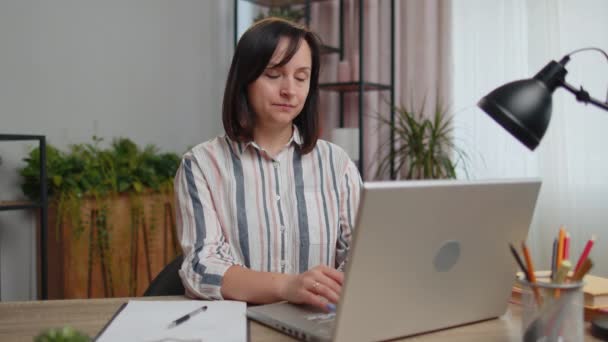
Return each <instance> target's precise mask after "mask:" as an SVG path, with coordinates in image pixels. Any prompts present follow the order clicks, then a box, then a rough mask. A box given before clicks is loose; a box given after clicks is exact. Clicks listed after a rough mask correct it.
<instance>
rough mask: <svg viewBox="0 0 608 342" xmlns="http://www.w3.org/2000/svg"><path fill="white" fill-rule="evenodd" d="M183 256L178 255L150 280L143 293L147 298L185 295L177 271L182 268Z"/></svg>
mask: <svg viewBox="0 0 608 342" xmlns="http://www.w3.org/2000/svg"><path fill="white" fill-rule="evenodd" d="M183 261H184V256H183V255H182V254H180V255H178V256H177V257H176V258H175V259H173V261H171V262H170V263H169V264H168V265H167V266H165V268H163V270H162V271H160V273H159V274H158V275H157V276H156V278H154V280H152V282H151V283H150V286H148V288H147V289H146V292H144V297H148V296H183V295H184V294H185V293H186V290H185V289H184V285H183V284H182V280H181V279H180V277H179V274H178V271H179V268H180V267H181V266H182V262H183Z"/></svg>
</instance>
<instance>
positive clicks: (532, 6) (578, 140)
mask: <svg viewBox="0 0 608 342" xmlns="http://www.w3.org/2000/svg"><path fill="white" fill-rule="evenodd" d="M452 6H453V8H452V11H453V12H452V13H453V31H452V38H453V54H454V83H453V85H454V86H453V89H454V108H455V109H456V114H455V123H456V127H457V129H456V139H457V142H458V143H459V144H460V146H461V147H463V148H465V149H466V151H467V153H468V154H469V156H470V157H471V162H470V163H469V177H470V178H471V179H487V178H517V177H539V178H540V179H542V182H543V185H542V189H541V194H540V197H539V200H538V203H537V207H536V211H535V215H534V219H533V223H532V226H531V230H530V234H529V236H528V243H529V244H530V246H531V249H532V250H533V257H534V259H535V263H536V264H537V268H548V267H549V265H550V257H551V249H552V241H553V238H554V237H555V236H556V235H557V231H558V229H559V227H560V226H561V225H564V226H565V227H566V228H567V229H568V231H569V232H570V233H571V235H572V240H571V241H572V243H571V257H572V258H573V259H576V258H578V256H579V254H580V252H581V251H582V249H583V247H584V244H585V243H586V241H587V239H589V238H590V236H591V235H592V234H594V235H596V236H597V241H596V244H595V246H594V249H593V251H592V253H591V257H592V258H593V259H594V261H595V266H594V269H593V270H592V273H593V274H597V275H602V276H608V264H606V263H604V262H602V261H603V260H606V259H607V257H608V249H606V248H605V246H606V244H607V243H608V210H607V209H608V153H607V152H606V148H605V146H606V142H605V138H604V133H605V132H606V131H607V130H608V112H606V111H602V110H600V109H598V108H595V107H592V106H585V105H583V104H581V103H577V102H576V100H575V98H574V97H573V96H572V95H571V94H569V93H567V92H566V91H565V90H563V89H558V90H557V91H556V92H555V93H554V96H553V115H552V118H551V123H550V125H549V128H548V130H547V133H546V135H545V137H544V139H543V140H542V142H541V144H540V146H539V147H538V148H537V149H536V151H534V152H531V151H529V150H527V149H526V148H525V147H523V145H521V144H520V143H519V142H517V141H516V140H515V139H514V138H512V137H511V136H510V135H509V134H508V133H507V132H506V131H504V130H503V129H502V128H501V127H499V126H498V125H497V124H496V123H495V122H494V121H492V120H491V119H490V118H489V117H488V116H487V115H485V114H484V113H483V112H482V111H481V110H480V109H478V108H477V107H476V103H477V101H478V100H479V99H480V98H481V97H482V96H483V95H485V94H487V93H488V92H489V91H491V90H492V89H494V88H495V87H497V86H499V85H502V84H504V83H506V82H509V81H513V80H516V79H521V78H528V77H532V76H533V75H534V74H535V73H536V72H538V71H539V70H540V69H541V68H542V67H543V66H544V65H545V64H546V63H548V62H549V61H550V60H552V59H553V60H558V59H559V58H561V57H562V56H563V55H565V54H566V53H568V52H571V51H572V50H575V49H578V48H582V47H587V46H596V47H600V48H602V49H604V50H607V51H608V20H606V19H607V18H608V17H607V13H608V1H604V0H527V1H526V0H510V1H504V0H458V1H453V2H452ZM566 68H567V69H568V71H569V73H568V75H567V76H566V80H567V81H568V82H569V83H571V84H573V85H576V86H579V85H583V86H584V87H585V89H587V90H588V91H589V92H590V93H591V95H592V96H594V97H596V98H598V99H600V100H602V101H605V100H606V90H607V88H608V61H606V59H605V58H604V57H603V56H602V55H600V54H599V53H595V52H583V53H579V54H576V55H574V56H572V59H571V61H570V63H569V64H568V65H567V66H566ZM460 174H461V177H462V178H464V173H462V172H461V173H460ZM505 248H506V247H505Z"/></svg>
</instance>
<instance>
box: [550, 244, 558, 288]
mask: <svg viewBox="0 0 608 342" xmlns="http://www.w3.org/2000/svg"><path fill="white" fill-rule="evenodd" d="M552 250H553V252H552V254H551V281H555V275H556V274H557V259H556V257H557V238H555V239H553V249H552Z"/></svg>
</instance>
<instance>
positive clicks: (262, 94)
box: [175, 18, 361, 311]
mask: <svg viewBox="0 0 608 342" xmlns="http://www.w3.org/2000/svg"><path fill="white" fill-rule="evenodd" d="M318 78H319V40H318V38H317V37H316V36H315V35H314V34H313V33H311V32H310V31H308V30H307V29H305V28H303V27H301V26H298V25H296V24H293V23H290V22H288V21H284V20H281V19H276V18H270V19H266V20H262V21H260V22H258V23H257V24H255V25H254V26H252V27H251V28H250V29H249V30H248V31H247V32H245V34H244V35H243V36H242V38H241V39H240V41H239V43H238V45H237V47H236V51H235V53H234V57H233V59H232V65H231V66H230V73H229V75H228V80H227V83H226V89H225V93H224V101H223V108H222V119H223V124H224V130H225V131H226V136H223V137H218V138H215V139H213V140H211V141H208V142H205V143H202V144H200V145H198V146H196V147H194V148H193V149H192V150H191V151H189V152H188V153H186V154H185V155H184V158H183V160H182V163H181V166H180V169H179V170H178V172H177V175H176V178H175V191H176V198H177V207H178V210H177V211H178V215H177V218H178V219H177V222H178V227H177V230H178V234H179V238H180V243H181V245H182V248H183V251H184V263H183V265H182V267H181V270H180V276H181V278H182V282H183V283H184V287H185V288H186V293H187V294H188V295H189V296H193V297H198V298H204V299H232V300H240V301H246V302H250V303H272V302H277V301H283V300H287V301H290V302H293V303H301V304H311V305H315V306H317V307H320V308H322V309H325V310H328V311H329V310H332V309H333V308H334V305H335V303H337V302H338V299H339V297H340V292H341V288H342V282H343V273H342V272H341V270H342V269H343V267H344V265H345V262H346V257H347V253H348V249H349V246H350V242H351V233H352V229H353V221H354V216H355V213H356V209H357V206H358V202H359V189H360V185H361V178H360V176H359V173H358V171H357V168H356V167H355V165H354V163H353V162H352V161H350V159H349V158H348V155H347V154H346V153H345V152H344V151H343V150H342V149H340V148H339V147H338V146H336V145H333V144H331V143H328V142H326V141H323V140H319V139H318V136H319V118H318V113H317V99H318V91H319V89H318Z"/></svg>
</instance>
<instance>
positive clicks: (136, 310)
mask: <svg viewBox="0 0 608 342" xmlns="http://www.w3.org/2000/svg"><path fill="white" fill-rule="evenodd" d="M201 306H205V310H204V312H199V313H197V314H195V315H193V316H192V317H191V318H189V319H187V320H183V322H180V324H178V325H176V326H170V325H171V323H172V322H174V321H176V320H177V319H179V318H180V317H184V315H186V314H188V313H191V312H193V311H194V310H196V309H197V308H200V307H201ZM245 310H246V303H245V302H237V301H201V300H166V301H152V300H129V301H128V302H127V303H126V305H123V306H122V307H121V308H120V309H119V310H118V312H117V314H116V315H115V317H113V318H112V319H111V320H110V322H109V323H108V325H107V326H106V327H104V329H102V331H101V332H100V333H99V335H98V336H97V337H96V338H95V341H96V342H106V341H108V342H110V341H111V342H114V341H134V342H135V341H142V342H143V341H146V342H152V341H189V342H195V341H201V342H203V341H226V342H236V341H246V340H247V318H246V315H245Z"/></svg>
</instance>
